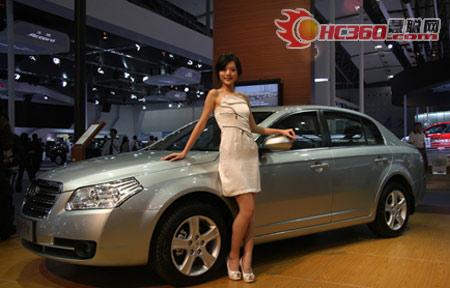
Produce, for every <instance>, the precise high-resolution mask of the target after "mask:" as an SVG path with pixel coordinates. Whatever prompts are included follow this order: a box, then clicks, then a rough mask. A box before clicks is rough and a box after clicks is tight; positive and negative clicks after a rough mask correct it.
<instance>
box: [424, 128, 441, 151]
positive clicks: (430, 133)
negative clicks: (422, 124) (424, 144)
mask: <svg viewBox="0 0 450 288" xmlns="http://www.w3.org/2000/svg"><path fill="white" fill-rule="evenodd" d="M445 128H446V127H445V125H444V124H436V125H433V126H431V127H429V128H427V129H426V130H425V137H428V138H430V145H431V148H439V147H441V146H442V138H443V135H444V134H443V133H444V131H445Z"/></svg>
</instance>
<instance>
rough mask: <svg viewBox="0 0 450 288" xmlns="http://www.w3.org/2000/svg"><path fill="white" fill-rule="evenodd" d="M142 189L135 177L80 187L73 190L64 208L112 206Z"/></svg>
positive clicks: (82, 208)
mask: <svg viewBox="0 0 450 288" xmlns="http://www.w3.org/2000/svg"><path fill="white" fill-rule="evenodd" d="M142 190H143V187H142V186H141V184H140V183H139V182H138V181H137V180H136V179H135V178H126V179H122V180H115V181H111V182H107V183H102V184H97V185H92V186H86V187H81V188H78V189H76V190H75V191H74V192H73V194H72V196H71V197H70V199H69V201H68V202H67V204H66V210H69V211H71V210H84V209H108V208H114V207H117V206H119V205H120V204H122V203H123V202H124V201H125V200H127V199H128V198H130V197H131V196H133V195H135V194H136V193H139V192H141V191H142Z"/></svg>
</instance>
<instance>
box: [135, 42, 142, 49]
mask: <svg viewBox="0 0 450 288" xmlns="http://www.w3.org/2000/svg"><path fill="white" fill-rule="evenodd" d="M134 46H136V50H137V51H139V50H141V45H139V44H137V43H136V44H134Z"/></svg>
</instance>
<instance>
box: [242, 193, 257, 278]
mask: <svg viewBox="0 0 450 288" xmlns="http://www.w3.org/2000/svg"><path fill="white" fill-rule="evenodd" d="M251 195H252V197H253V203H255V196H256V195H255V193H251ZM254 232H255V214H254V213H253V216H252V218H251V220H250V223H249V225H248V228H247V233H246V234H245V237H244V255H243V256H242V258H243V259H242V262H243V266H244V270H245V271H244V272H247V273H249V272H250V271H251V270H252V268H251V267H252V259H253V246H254V240H253V236H254Z"/></svg>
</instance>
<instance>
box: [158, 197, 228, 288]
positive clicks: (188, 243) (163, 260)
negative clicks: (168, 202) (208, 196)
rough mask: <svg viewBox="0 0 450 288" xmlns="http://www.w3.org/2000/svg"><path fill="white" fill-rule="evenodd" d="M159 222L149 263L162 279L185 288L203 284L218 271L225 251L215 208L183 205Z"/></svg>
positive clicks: (220, 220) (223, 227) (220, 219)
mask: <svg viewBox="0 0 450 288" xmlns="http://www.w3.org/2000/svg"><path fill="white" fill-rule="evenodd" d="M161 221H162V222H161V223H162V225H161V226H160V227H159V229H158V231H156V233H157V234H155V238H154V241H155V242H154V245H152V251H151V252H152V255H151V259H150V264H151V265H152V266H153V267H154V268H155V270H156V272H157V273H158V274H159V275H160V276H161V277H162V278H163V279H164V280H166V281H167V282H169V283H170V284H173V285H176V286H189V285H195V284H198V283H202V282H204V281H207V280H209V279H211V278H212V277H214V275H216V274H217V273H218V271H220V268H221V267H222V266H223V264H224V259H225V254H226V251H228V235H227V227H226V222H225V219H224V217H223V215H222V214H221V213H220V209H218V207H215V206H213V205H211V204H207V203H187V204H185V205H183V206H178V207H177V208H176V209H174V210H171V213H170V214H169V215H167V216H166V217H164V219H162V220H161Z"/></svg>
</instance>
